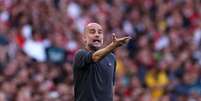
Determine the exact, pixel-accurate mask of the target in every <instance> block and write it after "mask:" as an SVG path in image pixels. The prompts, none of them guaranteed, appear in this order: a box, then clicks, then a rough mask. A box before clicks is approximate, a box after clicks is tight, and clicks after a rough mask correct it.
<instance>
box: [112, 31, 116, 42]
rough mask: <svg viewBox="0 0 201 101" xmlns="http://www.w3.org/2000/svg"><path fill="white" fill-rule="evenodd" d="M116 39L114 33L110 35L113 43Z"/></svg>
mask: <svg viewBox="0 0 201 101" xmlns="http://www.w3.org/2000/svg"><path fill="white" fill-rule="evenodd" d="M116 39H117V38H116V35H115V33H112V40H113V41H115V40H116Z"/></svg>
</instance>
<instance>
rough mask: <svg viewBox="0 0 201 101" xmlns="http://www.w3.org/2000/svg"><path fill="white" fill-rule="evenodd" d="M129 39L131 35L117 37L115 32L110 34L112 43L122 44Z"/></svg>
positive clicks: (117, 45)
mask: <svg viewBox="0 0 201 101" xmlns="http://www.w3.org/2000/svg"><path fill="white" fill-rule="evenodd" d="M130 39H131V37H129V36H127V37H122V38H117V37H116V35H115V33H113V34H112V43H113V44H114V45H115V46H116V47H119V46H122V45H123V44H126V43H128V41H129V40H130Z"/></svg>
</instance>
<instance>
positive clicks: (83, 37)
mask: <svg viewBox="0 0 201 101" xmlns="http://www.w3.org/2000/svg"><path fill="white" fill-rule="evenodd" d="M82 40H83V42H84V43H86V42H87V37H86V35H85V34H82Z"/></svg>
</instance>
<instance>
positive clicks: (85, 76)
mask: <svg viewBox="0 0 201 101" xmlns="http://www.w3.org/2000/svg"><path fill="white" fill-rule="evenodd" d="M103 38H104V34H103V28H102V27H101V25H99V24H97V23H89V24H88V25H86V26H85V28H84V34H83V40H84V43H85V48H84V49H80V50H79V51H78V52H76V55H75V58H74V63H73V74H74V83H75V88H74V91H75V101H113V86H114V82H115V68H116V59H115V56H114V54H112V51H113V50H114V49H116V48H118V47H120V46H122V45H123V44H125V43H127V42H128V40H129V39H130V37H123V38H117V37H116V36H115V34H113V37H112V42H111V43H110V44H109V45H107V46H106V47H104V48H102V45H103Z"/></svg>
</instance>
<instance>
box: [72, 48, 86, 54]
mask: <svg viewBox="0 0 201 101" xmlns="http://www.w3.org/2000/svg"><path fill="white" fill-rule="evenodd" d="M87 52H89V51H87V50H86V49H79V50H77V51H76V52H75V54H84V53H87Z"/></svg>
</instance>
